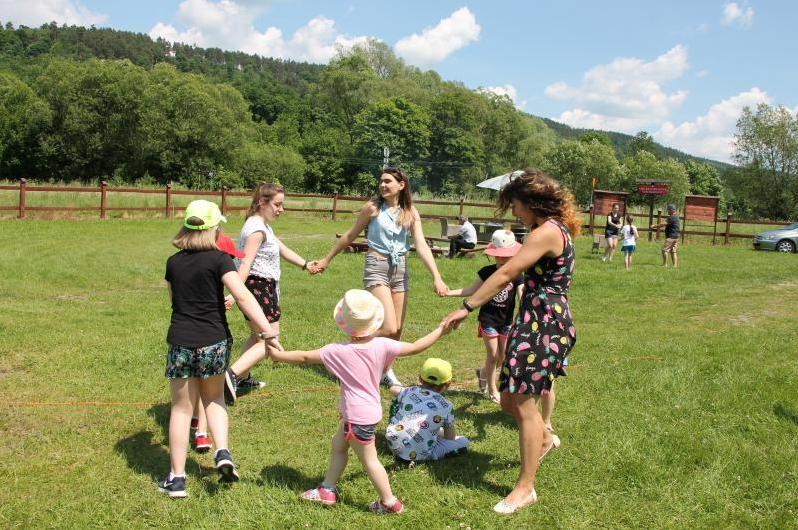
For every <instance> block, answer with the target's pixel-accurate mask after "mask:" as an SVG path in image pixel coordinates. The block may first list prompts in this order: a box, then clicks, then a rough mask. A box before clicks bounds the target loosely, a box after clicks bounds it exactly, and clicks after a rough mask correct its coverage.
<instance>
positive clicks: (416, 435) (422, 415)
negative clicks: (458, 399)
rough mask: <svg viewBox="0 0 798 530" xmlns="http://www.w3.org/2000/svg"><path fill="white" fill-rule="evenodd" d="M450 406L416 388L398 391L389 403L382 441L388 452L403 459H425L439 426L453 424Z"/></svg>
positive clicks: (442, 398) (428, 457) (433, 395)
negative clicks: (388, 413)
mask: <svg viewBox="0 0 798 530" xmlns="http://www.w3.org/2000/svg"><path fill="white" fill-rule="evenodd" d="M452 409H453V407H452V403H451V402H450V401H449V400H448V399H446V398H444V397H443V396H442V395H440V394H438V393H437V392H434V391H432V390H429V389H426V388H422V387H420V386H411V387H410V388H405V389H404V390H402V391H401V392H400V393H399V395H398V396H396V398H395V399H394V401H393V403H391V412H390V415H391V419H390V423H389V424H388V428H387V429H386V430H385V438H386V440H387V441H388V446H389V447H390V448H391V452H393V454H394V455H396V456H398V457H399V458H401V459H403V460H429V459H430V458H431V453H430V451H431V450H432V448H433V447H434V446H435V444H436V443H437V442H438V431H439V430H440V428H441V427H444V426H451V425H453V424H454V412H453V410H452Z"/></svg>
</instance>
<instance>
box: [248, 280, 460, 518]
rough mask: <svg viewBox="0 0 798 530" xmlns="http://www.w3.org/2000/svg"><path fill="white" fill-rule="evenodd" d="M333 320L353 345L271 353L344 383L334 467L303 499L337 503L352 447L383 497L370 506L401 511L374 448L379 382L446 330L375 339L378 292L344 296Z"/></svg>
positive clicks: (377, 510)
mask: <svg viewBox="0 0 798 530" xmlns="http://www.w3.org/2000/svg"><path fill="white" fill-rule="evenodd" d="M333 318H334V319H335V323H336V324H337V325H338V327H340V328H341V330H342V331H343V332H344V333H345V334H347V335H348V336H349V337H350V341H349V342H348V343H342V344H328V345H326V346H323V347H321V348H319V349H317V350H312V351H277V350H275V349H274V348H269V349H268V354H269V355H270V356H271V358H272V360H274V361H280V362H288V363H320V364H324V366H325V368H327V370H328V371H329V372H330V373H331V374H333V375H334V376H336V377H337V378H338V380H339V381H340V384H341V400H340V402H339V412H340V415H341V425H340V427H339V428H338V431H337V432H336V433H335V436H334V437H333V440H332V455H331V457H330V466H329V468H328V469H327V474H326V475H325V477H324V480H323V481H322V483H321V484H320V485H319V486H318V487H317V488H314V489H311V490H308V491H306V492H304V493H303V494H302V499H304V500H307V501H312V502H318V503H321V504H324V505H333V504H335V503H336V502H337V500H338V496H337V493H336V484H337V483H338V479H340V478H341V475H342V474H343V472H344V469H345V468H346V464H347V460H348V459H349V448H352V450H353V451H354V453H355V455H356V456H357V458H358V460H360V463H361V464H362V465H363V469H365V471H366V473H367V474H368V476H369V479H370V480H371V483H372V484H373V485H374V488H375V489H376V490H377V493H378V494H379V499H377V501H376V502H374V503H373V504H371V506H370V509H371V511H372V512H375V513H379V514H397V513H401V512H402V511H403V510H404V507H403V505H402V503H401V501H399V499H397V498H396V497H395V496H394V494H393V492H392V491H391V485H390V483H389V482H388V473H386V471H385V468H384V467H383V466H382V463H381V462H380V460H379V458H377V449H376V447H375V445H374V432H375V428H376V424H377V423H379V422H380V420H381V419H382V404H381V402H380V390H379V381H380V378H381V377H382V374H383V373H385V371H386V370H387V369H388V368H389V367H390V365H391V363H392V362H393V360H394V359H395V358H396V357H401V356H405V355H413V354H416V353H420V352H422V351H424V350H426V349H427V348H429V347H430V346H432V345H433V344H434V343H435V342H436V341H437V340H438V339H440V338H441V336H443V335H444V334H445V333H446V332H445V331H444V329H443V327H442V326H440V325H439V326H438V327H437V328H435V330H434V331H432V332H431V333H429V334H428V335H426V336H425V337H422V338H421V339H419V340H417V341H415V342H413V343H408V342H399V341H396V340H393V339H388V338H385V337H375V336H374V334H375V333H376V332H377V331H378V330H379V329H380V326H382V322H383V318H384V313H383V307H382V304H381V303H380V301H379V300H378V299H377V298H376V297H375V296H374V295H373V294H371V293H370V292H368V291H363V290H360V289H351V290H349V291H347V292H346V293H345V294H344V297H343V298H342V299H341V301H340V302H338V305H336V307H335V310H334V311H333ZM254 347H258V346H257V345H256V346H254ZM261 347H263V346H261Z"/></svg>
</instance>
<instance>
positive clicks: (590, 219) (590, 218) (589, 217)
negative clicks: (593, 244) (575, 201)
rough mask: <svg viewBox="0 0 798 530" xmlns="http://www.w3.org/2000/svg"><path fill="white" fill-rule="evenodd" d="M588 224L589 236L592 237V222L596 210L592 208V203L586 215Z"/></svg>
mask: <svg viewBox="0 0 798 530" xmlns="http://www.w3.org/2000/svg"><path fill="white" fill-rule="evenodd" d="M587 219H588V221H587V222H588V224H589V225H590V237H593V234H594V231H593V222H594V221H595V220H596V210H595V209H594V208H593V205H592V204H591V205H590V215H589V216H588V218H587Z"/></svg>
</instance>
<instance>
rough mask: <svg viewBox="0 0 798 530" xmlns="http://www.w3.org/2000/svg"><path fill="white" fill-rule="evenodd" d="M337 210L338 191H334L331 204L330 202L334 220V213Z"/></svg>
mask: <svg viewBox="0 0 798 530" xmlns="http://www.w3.org/2000/svg"><path fill="white" fill-rule="evenodd" d="M337 210H338V192H337V191H336V192H335V195H333V204H332V220H333V221H335V214H336V212H337Z"/></svg>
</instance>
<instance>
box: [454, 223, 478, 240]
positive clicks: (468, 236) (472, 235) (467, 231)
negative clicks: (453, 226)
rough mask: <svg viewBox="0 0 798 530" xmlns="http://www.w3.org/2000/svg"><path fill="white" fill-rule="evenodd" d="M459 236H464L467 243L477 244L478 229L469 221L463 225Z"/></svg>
mask: <svg viewBox="0 0 798 530" xmlns="http://www.w3.org/2000/svg"><path fill="white" fill-rule="evenodd" d="M457 234H458V235H461V236H463V241H465V242H466V243H474V244H476V243H477V229H476V228H474V225H472V224H471V223H469V222H468V221H466V222H465V223H463V225H462V226H461V227H460V230H459V232H457Z"/></svg>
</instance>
